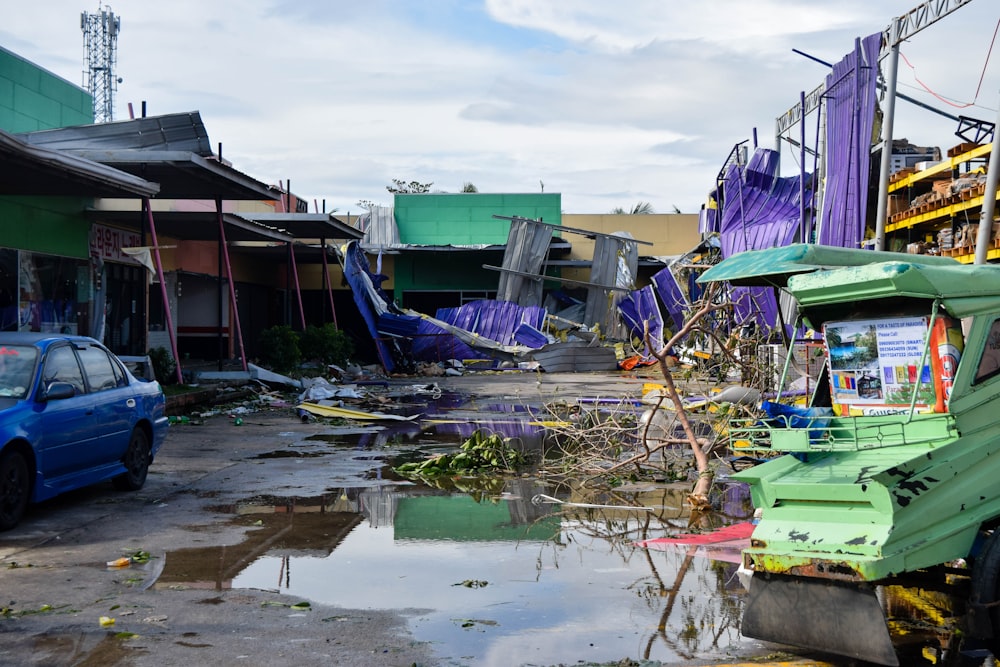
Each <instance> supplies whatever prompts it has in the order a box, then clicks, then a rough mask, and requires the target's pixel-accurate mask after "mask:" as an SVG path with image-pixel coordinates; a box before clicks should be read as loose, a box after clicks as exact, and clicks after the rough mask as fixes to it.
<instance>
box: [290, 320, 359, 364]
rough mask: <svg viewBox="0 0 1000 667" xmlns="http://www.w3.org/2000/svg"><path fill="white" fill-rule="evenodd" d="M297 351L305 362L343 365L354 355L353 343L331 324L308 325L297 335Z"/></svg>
mask: <svg viewBox="0 0 1000 667" xmlns="http://www.w3.org/2000/svg"><path fill="white" fill-rule="evenodd" d="M299 349H300V350H301V351H302V358H303V359H305V360H307V361H318V362H320V363H322V364H324V365H327V366H329V365H330V364H338V365H343V364H345V363H347V360H348V359H350V358H351V355H352V354H354V342H353V341H352V340H351V339H350V338H348V337H347V334H345V333H344V332H343V331H341V330H339V329H337V327H336V326H334V325H333V324H324V325H323V326H321V327H317V326H314V325H312V324H310V325H309V326H308V327H306V330H305V331H303V332H302V333H301V334H299Z"/></svg>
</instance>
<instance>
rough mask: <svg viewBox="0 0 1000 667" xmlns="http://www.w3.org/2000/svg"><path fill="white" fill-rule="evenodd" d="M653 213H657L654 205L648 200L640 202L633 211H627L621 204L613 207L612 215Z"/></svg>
mask: <svg viewBox="0 0 1000 667" xmlns="http://www.w3.org/2000/svg"><path fill="white" fill-rule="evenodd" d="M653 213H655V211H653V205H652V204H650V203H649V202H648V201H641V202H638V203H637V204H636V205H635V206H633V207H632V210H631V211H626V210H625V209H623V208H622V207H621V206H617V207H615V208H613V209H611V215H651V214H653Z"/></svg>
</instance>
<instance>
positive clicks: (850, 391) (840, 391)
mask: <svg viewBox="0 0 1000 667" xmlns="http://www.w3.org/2000/svg"><path fill="white" fill-rule="evenodd" d="M928 324H929V322H928V319H927V318H926V317H897V318H886V319H878V320H855V321H850V322H828V323H827V324H826V325H825V327H824V334H825V336H826V345H827V350H828V352H829V355H830V390H831V393H832V401H833V403H834V405H840V406H846V407H847V408H848V412H846V413H845V414H888V413H892V412H898V411H900V410H905V409H909V406H910V402H911V401H912V400H913V389H914V386H915V385H916V384H917V382H918V381H919V382H920V385H921V386H920V389H919V392H918V394H917V402H916V406H917V407H918V408H922V409H925V408H927V407H928V406H930V405H933V403H934V385H933V383H932V382H931V367H930V359H925V360H924V363H923V365H921V363H920V361H921V357H922V356H924V355H923V353H924V346H925V344H926V338H927V328H928ZM841 412H844V409H843V407H842V408H841Z"/></svg>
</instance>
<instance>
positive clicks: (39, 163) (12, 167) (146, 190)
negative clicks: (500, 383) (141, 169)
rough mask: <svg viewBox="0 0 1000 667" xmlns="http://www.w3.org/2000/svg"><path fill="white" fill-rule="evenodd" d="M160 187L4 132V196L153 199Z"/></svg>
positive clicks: (0, 158) (0, 184) (0, 143)
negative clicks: (34, 144)
mask: <svg viewBox="0 0 1000 667" xmlns="http://www.w3.org/2000/svg"><path fill="white" fill-rule="evenodd" d="M158 191H159V186H158V185H157V184H156V183H151V182H150V181H148V180H146V179H144V178H140V177H138V176H135V175H133V174H130V173H126V172H123V171H120V170H118V169H115V168H113V167H110V166H107V165H104V164H101V163H98V162H94V161H91V160H88V159H86V158H83V157H80V156H78V155H73V154H69V153H64V152H62V151H58V150H52V149H51V148H48V147H44V146H33V145H31V144H29V143H27V142H25V141H23V140H22V139H21V138H19V137H18V136H16V135H13V134H10V133H9V132H4V131H3V130H0V195H25V196H42V197H127V198H134V197H152V196H153V195H155V194H157V192H158Z"/></svg>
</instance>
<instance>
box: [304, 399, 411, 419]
mask: <svg viewBox="0 0 1000 667" xmlns="http://www.w3.org/2000/svg"><path fill="white" fill-rule="evenodd" d="M296 407H298V408H299V409H300V410H305V411H307V412H309V413H312V414H314V415H317V416H319V417H340V418H341V419H357V420H361V421H378V420H382V419H388V420H395V421H412V420H414V419H417V418H418V417H420V415H410V416H409V417H404V416H402V415H389V414H385V413H383V412H364V411H362V410H351V409H349V408H341V407H337V406H333V405H320V404H319V403H308V402H306V403H300V404H299V405H298V406H296Z"/></svg>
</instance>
